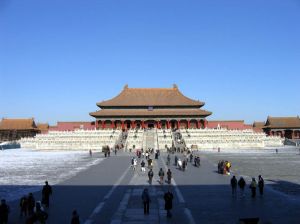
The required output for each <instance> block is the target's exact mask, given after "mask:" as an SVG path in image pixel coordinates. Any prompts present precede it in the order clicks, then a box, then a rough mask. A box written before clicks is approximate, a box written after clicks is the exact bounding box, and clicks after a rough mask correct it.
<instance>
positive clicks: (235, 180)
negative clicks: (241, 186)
mask: <svg viewBox="0 0 300 224" xmlns="http://www.w3.org/2000/svg"><path fill="white" fill-rule="evenodd" d="M230 184H231V190H232V196H236V188H237V179H236V178H235V176H233V177H232V178H231V181H230Z"/></svg>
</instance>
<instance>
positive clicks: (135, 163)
mask: <svg viewBox="0 0 300 224" xmlns="http://www.w3.org/2000/svg"><path fill="white" fill-rule="evenodd" d="M136 166H137V159H134V160H133V170H134V171H135V170H136Z"/></svg>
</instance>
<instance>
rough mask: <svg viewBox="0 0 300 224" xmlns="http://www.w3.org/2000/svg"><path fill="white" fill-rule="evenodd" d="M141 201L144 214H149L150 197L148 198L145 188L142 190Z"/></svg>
mask: <svg viewBox="0 0 300 224" xmlns="http://www.w3.org/2000/svg"><path fill="white" fill-rule="evenodd" d="M142 201H143V204H144V214H145V215H148V214H149V205H150V202H151V199H150V196H149V193H148V189H147V188H145V189H144V191H143V194H142Z"/></svg>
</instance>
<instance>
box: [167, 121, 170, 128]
mask: <svg viewBox="0 0 300 224" xmlns="http://www.w3.org/2000/svg"><path fill="white" fill-rule="evenodd" d="M167 129H170V121H169V120H167Z"/></svg>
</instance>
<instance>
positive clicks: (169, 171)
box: [167, 169, 172, 184]
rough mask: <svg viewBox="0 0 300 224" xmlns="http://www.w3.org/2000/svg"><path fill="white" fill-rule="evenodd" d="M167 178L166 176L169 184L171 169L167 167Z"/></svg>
mask: <svg viewBox="0 0 300 224" xmlns="http://www.w3.org/2000/svg"><path fill="white" fill-rule="evenodd" d="M167 178H168V184H171V179H172V171H171V170H170V169H168V172H167Z"/></svg>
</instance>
